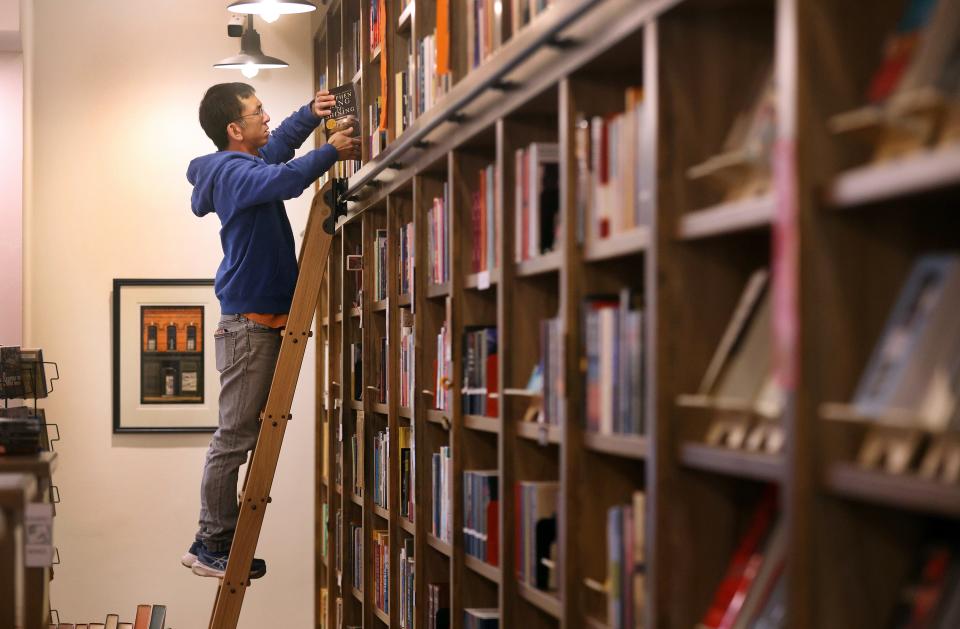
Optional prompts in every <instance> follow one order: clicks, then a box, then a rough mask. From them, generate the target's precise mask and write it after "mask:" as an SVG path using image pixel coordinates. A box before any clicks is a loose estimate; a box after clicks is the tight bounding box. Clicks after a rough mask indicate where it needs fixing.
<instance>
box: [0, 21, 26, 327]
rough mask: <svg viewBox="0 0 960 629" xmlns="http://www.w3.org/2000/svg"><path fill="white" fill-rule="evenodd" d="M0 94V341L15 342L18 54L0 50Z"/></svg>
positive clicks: (19, 205) (19, 226)
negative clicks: (3, 139) (0, 139)
mask: <svg viewBox="0 0 960 629" xmlns="http://www.w3.org/2000/svg"><path fill="white" fill-rule="evenodd" d="M17 32H18V33H19V30H18V31H17ZM0 94H3V97H2V98H0V120H3V121H4V126H5V127H6V128H7V129H8V130H9V132H10V138H11V142H10V146H9V147H8V148H7V150H5V151H0V345H19V344H20V342H21V338H22V316H21V313H22V310H23V299H22V293H23V281H22V277H23V268H22V256H23V247H22V235H23V234H22V232H23V214H22V209H23V185H22V181H23V151H22V146H23V145H22V143H21V138H22V137H23V55H22V54H20V53H14V52H0Z"/></svg>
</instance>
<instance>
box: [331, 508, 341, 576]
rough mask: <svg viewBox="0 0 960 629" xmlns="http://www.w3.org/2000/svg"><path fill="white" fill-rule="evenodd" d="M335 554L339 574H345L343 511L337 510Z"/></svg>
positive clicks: (334, 541)
mask: <svg viewBox="0 0 960 629" xmlns="http://www.w3.org/2000/svg"><path fill="white" fill-rule="evenodd" d="M333 545H334V547H333V552H334V554H336V559H337V572H339V573H343V511H341V510H340V509H337V526H336V528H335V529H334V531H333Z"/></svg>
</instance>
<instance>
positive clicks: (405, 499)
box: [397, 426, 414, 522]
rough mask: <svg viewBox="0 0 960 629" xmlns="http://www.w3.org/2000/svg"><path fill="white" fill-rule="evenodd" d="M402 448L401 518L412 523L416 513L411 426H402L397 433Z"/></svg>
mask: <svg viewBox="0 0 960 629" xmlns="http://www.w3.org/2000/svg"><path fill="white" fill-rule="evenodd" d="M397 438H398V439H399V440H400V442H399V443H398V445H399V447H400V516H401V517H404V518H406V519H408V520H410V521H411V522H412V521H413V513H414V485H413V455H414V444H413V429H412V428H411V427H410V426H400V428H399V429H398V431H397Z"/></svg>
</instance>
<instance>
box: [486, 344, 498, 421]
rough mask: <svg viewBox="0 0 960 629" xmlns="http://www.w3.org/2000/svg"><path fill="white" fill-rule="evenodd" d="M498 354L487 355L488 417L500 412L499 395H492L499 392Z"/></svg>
mask: <svg viewBox="0 0 960 629" xmlns="http://www.w3.org/2000/svg"><path fill="white" fill-rule="evenodd" d="M497 364H498V363H497V355H496V354H490V355H489V356H487V411H486V416H487V417H496V416H497V415H499V413H500V405H499V403H498V400H499V399H500V398H499V397H498V396H494V395H490V394H491V393H497Z"/></svg>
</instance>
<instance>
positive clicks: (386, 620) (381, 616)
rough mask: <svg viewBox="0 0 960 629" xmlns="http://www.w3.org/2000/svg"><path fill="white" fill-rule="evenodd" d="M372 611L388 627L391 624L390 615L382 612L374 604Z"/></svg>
mask: <svg viewBox="0 0 960 629" xmlns="http://www.w3.org/2000/svg"><path fill="white" fill-rule="evenodd" d="M373 613H374V615H375V616H376V617H377V618H378V619H379V620H380V622H382V623H384V624H385V625H387V626H388V627H390V626H392V625H391V624H390V616H388V615H387V614H386V613H384V611H383V610H382V609H380V608H379V607H377V606H376V605H374V606H373Z"/></svg>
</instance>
